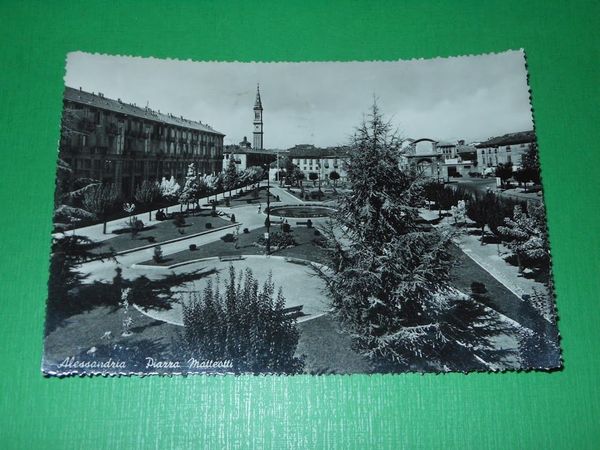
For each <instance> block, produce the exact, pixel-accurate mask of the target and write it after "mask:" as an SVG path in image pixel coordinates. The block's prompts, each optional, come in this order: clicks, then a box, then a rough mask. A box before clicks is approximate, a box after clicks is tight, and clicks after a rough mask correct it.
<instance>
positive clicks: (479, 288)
mask: <svg viewBox="0 0 600 450" xmlns="http://www.w3.org/2000/svg"><path fill="white" fill-rule="evenodd" d="M471 292H473V294H485V293H486V292H487V289H486V287H485V284H483V283H480V282H479V281H473V282H472V283H471Z"/></svg>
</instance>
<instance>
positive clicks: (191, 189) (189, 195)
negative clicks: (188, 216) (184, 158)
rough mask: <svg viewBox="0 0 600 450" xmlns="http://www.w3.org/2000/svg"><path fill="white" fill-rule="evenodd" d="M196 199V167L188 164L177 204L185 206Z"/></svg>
mask: <svg viewBox="0 0 600 450" xmlns="http://www.w3.org/2000/svg"><path fill="white" fill-rule="evenodd" d="M197 197H198V172H197V171H196V165H195V164H194V163H190V165H189V166H188V170H187V174H186V176H185V183H184V185H183V188H182V189H181V192H180V194H179V203H180V204H181V205H187V206H188V207H189V204H190V203H191V202H193V201H195V199H196V198H197Z"/></svg>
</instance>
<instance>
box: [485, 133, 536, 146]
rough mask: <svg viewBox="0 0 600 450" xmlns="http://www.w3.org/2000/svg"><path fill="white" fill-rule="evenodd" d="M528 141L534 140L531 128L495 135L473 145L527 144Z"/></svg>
mask: <svg viewBox="0 0 600 450" xmlns="http://www.w3.org/2000/svg"><path fill="white" fill-rule="evenodd" d="M530 142H535V132H534V131H533V130H529V131H519V132H517V133H508V134H504V135H502V136H496V137H493V138H490V139H488V140H487V141H484V142H482V143H481V144H477V145H476V146H475V147H477V148H485V147H499V146H502V145H514V144H527V143H530Z"/></svg>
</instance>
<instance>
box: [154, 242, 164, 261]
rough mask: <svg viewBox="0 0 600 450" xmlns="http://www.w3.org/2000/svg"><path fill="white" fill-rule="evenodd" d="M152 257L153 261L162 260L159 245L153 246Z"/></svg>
mask: <svg viewBox="0 0 600 450" xmlns="http://www.w3.org/2000/svg"><path fill="white" fill-rule="evenodd" d="M152 259H153V260H154V262H155V263H160V262H162V260H163V252H162V248H160V245H157V246H156V247H154V255H152Z"/></svg>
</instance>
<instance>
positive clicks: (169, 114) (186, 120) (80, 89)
mask: <svg viewBox="0 0 600 450" xmlns="http://www.w3.org/2000/svg"><path fill="white" fill-rule="evenodd" d="M79 91H80V92H83V88H82V87H81V86H79ZM92 95H98V97H100V98H104V94H103V93H102V92H98V94H96V93H95V92H92ZM117 101H118V102H119V103H123V101H122V100H121V99H120V98H118V99H117ZM129 105H131V106H135V107H136V108H137V105H136V104H135V103H129ZM144 109H145V110H146V111H152V112H154V111H153V110H152V109H151V108H150V107H149V106H148V105H146V106H145V107H144ZM158 113H159V114H161V112H160V109H159V110H158ZM167 115H168V116H169V117H171V118H173V119H180V120H183V121H185V122H193V121H192V120H189V119H185V118H184V117H183V116H179V117H177V116H175V115H173V114H171V113H167ZM198 123H199V124H200V125H205V126H207V127H208V126H209V125H208V124H207V123H202V121H201V120H199V121H198Z"/></svg>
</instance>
